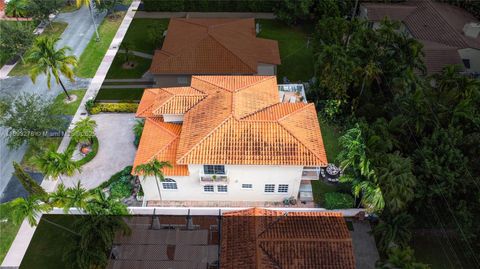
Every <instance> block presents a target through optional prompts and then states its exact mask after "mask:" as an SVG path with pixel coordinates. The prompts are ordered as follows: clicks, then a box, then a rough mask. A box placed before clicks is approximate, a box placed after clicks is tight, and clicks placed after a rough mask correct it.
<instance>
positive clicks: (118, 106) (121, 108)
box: [90, 103, 138, 114]
mask: <svg viewBox="0 0 480 269" xmlns="http://www.w3.org/2000/svg"><path fill="white" fill-rule="evenodd" d="M137 108H138V104H134V103H97V104H95V105H94V106H93V107H92V109H91V110H90V114H98V113H100V112H117V113H118V112H123V113H135V112H136V111H137Z"/></svg>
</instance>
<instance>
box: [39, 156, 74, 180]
mask: <svg viewBox="0 0 480 269" xmlns="http://www.w3.org/2000/svg"><path fill="white" fill-rule="evenodd" d="M34 162H35V164H36V165H37V167H38V168H39V169H40V171H42V173H43V174H44V175H45V176H51V177H53V178H54V179H55V180H56V179H60V181H62V177H61V176H62V175H67V176H72V175H73V174H74V173H75V172H76V171H80V170H81V169H80V165H79V164H78V163H77V162H76V161H74V160H72V151H66V152H64V153H59V152H56V151H55V149H54V148H50V149H49V150H47V151H45V152H43V153H42V154H41V155H40V156H37V157H36V158H35V159H34Z"/></svg>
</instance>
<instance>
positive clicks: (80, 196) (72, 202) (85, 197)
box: [63, 180, 92, 212]
mask: <svg viewBox="0 0 480 269" xmlns="http://www.w3.org/2000/svg"><path fill="white" fill-rule="evenodd" d="M65 192H66V194H67V199H66V203H65V205H64V208H63V209H64V212H68V211H69V210H70V208H77V210H81V211H84V210H85V209H86V208H87V204H88V201H89V200H91V199H92V196H91V194H90V193H89V192H88V191H87V190H86V189H85V188H83V187H82V183H81V182H80V180H79V181H77V184H76V185H75V186H74V187H71V188H67V189H66V190H65Z"/></svg>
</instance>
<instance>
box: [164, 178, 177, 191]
mask: <svg viewBox="0 0 480 269" xmlns="http://www.w3.org/2000/svg"><path fill="white" fill-rule="evenodd" d="M164 184H167V185H172V186H173V185H174V186H175V188H165V185H164ZM162 190H165V191H176V190H178V184H177V181H175V180H174V179H171V178H165V180H164V181H163V182H162Z"/></svg>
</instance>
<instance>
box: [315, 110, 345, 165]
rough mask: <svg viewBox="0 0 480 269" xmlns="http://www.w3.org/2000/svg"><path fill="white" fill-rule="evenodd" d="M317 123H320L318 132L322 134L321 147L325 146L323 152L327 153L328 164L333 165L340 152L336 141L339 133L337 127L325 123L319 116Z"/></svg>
mask: <svg viewBox="0 0 480 269" xmlns="http://www.w3.org/2000/svg"><path fill="white" fill-rule="evenodd" d="M318 121H319V122H320V130H321V132H322V138H323V145H324V146H325V151H326V152H327V159H328V162H329V163H334V162H335V160H336V158H337V155H338V153H339V151H340V145H339V144H338V139H339V138H340V136H341V133H340V131H339V129H338V127H336V126H334V125H333V124H330V123H327V122H326V121H325V120H323V119H322V118H321V117H320V115H319V116H318Z"/></svg>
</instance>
